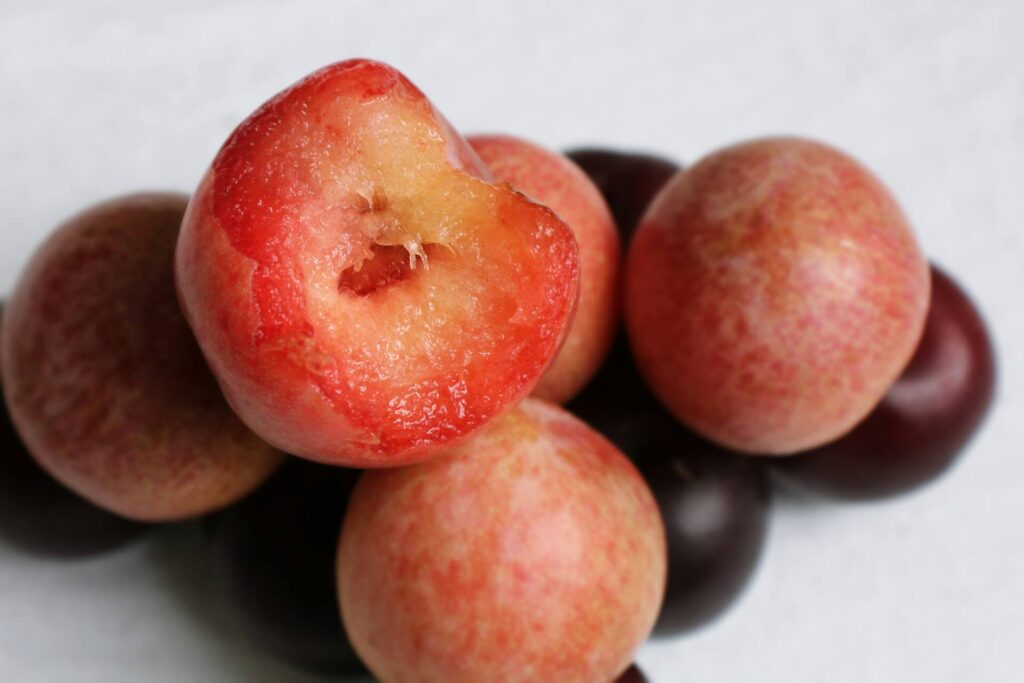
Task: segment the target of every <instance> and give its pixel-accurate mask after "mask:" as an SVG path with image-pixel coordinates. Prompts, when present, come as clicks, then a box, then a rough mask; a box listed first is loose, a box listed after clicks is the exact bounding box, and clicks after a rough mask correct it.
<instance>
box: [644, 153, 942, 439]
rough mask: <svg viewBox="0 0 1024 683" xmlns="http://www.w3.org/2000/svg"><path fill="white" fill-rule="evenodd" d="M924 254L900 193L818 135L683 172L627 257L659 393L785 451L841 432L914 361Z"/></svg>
mask: <svg viewBox="0 0 1024 683" xmlns="http://www.w3.org/2000/svg"><path fill="white" fill-rule="evenodd" d="M929 287H930V280H929V274H928V265H927V263H926V262H925V259H924V258H923V256H922V254H921V251H920V249H919V248H918V245H917V243H916V241H915V239H914V235H913V233H912V232H911V229H910V227H909V226H908V225H907V222H906V219H905V218H904V216H903V214H902V212H901V211H900V208H899V206H898V205H897V203H896V201H895V200H894V199H893V198H892V196H891V195H890V194H889V192H888V191H887V190H886V189H885V187H884V186H883V185H882V184H881V183H880V182H879V181H878V180H876V179H875V178H874V177H873V176H872V175H871V174H870V173H869V172H868V171H867V170H866V169H864V168H863V167H862V166H861V165H859V164H858V163H857V162H855V161H854V160H853V159H851V158H850V157H848V156H846V155H845V154H843V153H841V152H839V151H837V150H835V149H833V148H830V147H827V146H825V145H822V144H819V143H816V142H811V141H806V140H800V139H794V138H777V139H765V140H759V141H754V142H748V143H744V144H739V145H736V146H733V147H729V148H727V149H724V150H722V151H720V152H717V153H716V154H713V155H711V156H710V157H707V158H706V159H704V160H702V161H701V162H700V163H698V164H697V165H696V166H694V167H692V168H691V169H689V170H688V171H686V172H685V173H682V174H680V175H677V176H676V177H675V178H674V179H673V180H672V181H670V182H669V184H668V185H667V186H666V187H665V188H664V189H663V190H662V191H661V192H660V193H659V195H658V196H657V198H656V199H655V200H654V203H653V204H652V206H651V207H650V208H649V209H648V211H647V213H646V215H645V216H644V218H643V219H642V222H641V225H640V227H639V229H638V231H637V233H636V236H635V237H634V239H633V242H632V245H631V247H630V251H629V254H628V261H627V266H626V299H625V313H626V323H627V328H628V331H629V338H630V343H631V345H632V347H633V350H634V353H635V355H636V359H637V363H638V365H639V366H640V369H641V371H642V372H643V374H644V377H645V378H646V379H647V381H648V382H649V384H650V385H651V388H652V389H653V390H654V391H655V393H656V394H657V395H658V396H659V398H661V400H662V401H663V402H664V403H665V404H666V405H667V407H668V408H669V409H670V410H672V412H674V413H675V415H676V416H677V417H678V418H679V419H680V420H682V421H683V422H685V423H686V424H687V425H689V426H690V427H692V428H693V429H695V430H696V431H698V432H700V433H701V434H703V435H704V436H706V437H708V438H709V439H711V440H713V441H716V442H718V443H720V444H722V445H724V446H726V447H729V448H732V449H735V450H740V451H746V452H750V453H764V454H788V453H793V452H795V451H798V450H802V449H806V448H811V447H814V446H817V445H820V444H822V443H825V442H827V441H830V440H832V439H835V438H836V437H838V436H840V435H842V434H843V433H845V432H846V431H848V430H849V429H850V428H852V427H853V426H854V425H855V424H856V423H857V422H859V421H860V420H861V419H862V418H863V417H864V416H865V415H867V414H868V412H870V411H871V409H872V408H873V407H874V406H875V405H876V404H877V403H878V401H879V400H880V399H881V398H882V396H883V395H884V394H885V392H886V391H887V390H888V388H889V387H890V386H891V385H892V383H893V382H894V381H895V379H896V377H897V376H898V375H899V373H900V372H901V371H902V369H903V368H904V367H905V366H906V364H907V362H908V361H909V360H910V357H911V354H913V352H914V348H915V347H916V345H917V341H918V339H919V338H920V336H921V330H922V328H923V325H924V319H925V313H926V312H927V307H928V298H929Z"/></svg>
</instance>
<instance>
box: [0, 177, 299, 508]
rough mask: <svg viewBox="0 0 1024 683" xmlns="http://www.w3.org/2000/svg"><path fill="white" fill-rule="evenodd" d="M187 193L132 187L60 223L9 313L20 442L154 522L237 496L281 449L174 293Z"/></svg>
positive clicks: (75, 484)
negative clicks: (237, 401) (225, 380)
mask: <svg viewBox="0 0 1024 683" xmlns="http://www.w3.org/2000/svg"><path fill="white" fill-rule="evenodd" d="M187 201H188V198H187V197H185V196H183V195H171V194H168V195H160V194H157V195H135V196H130V197H125V198H121V199H115V200H112V201H108V202H106V203H103V204H100V205H98V206H96V207H94V208H92V209H90V210H88V211H86V212H84V213H82V214H79V215H78V216H76V217H75V218H73V219H72V220H70V221H69V222H67V223H65V224H64V225H63V226H62V227H61V228H60V229H58V230H57V231H56V232H55V233H54V234H53V235H52V236H51V237H50V238H49V239H48V240H47V241H46V242H45V243H44V244H43V245H42V247H40V249H39V251H38V252H37V253H36V254H35V256H34V257H33V259H32V261H31V262H30V263H29V265H28V267H27V268H26V270H25V272H24V273H23V274H22V276H21V279H20V280H19V281H18V284H17V287H16V289H15V291H14V294H13V296H12V297H11V300H10V303H9V304H8V307H7V309H6V310H5V312H4V326H3V335H2V340H0V342H2V363H3V377H4V394H5V397H6V399H7V403H8V406H9V408H10V413H11V417H12V419H13V421H14V424H15V426H16V427H17V430H18V432H19V434H20V435H21V437H22V439H23V440H24V442H25V445H26V446H27V447H28V449H29V451H30V452H31V453H32V455H33V456H34V457H35V458H36V460H38V461H39V463H40V464H41V465H42V466H43V467H44V468H45V469H46V470H47V471H49V472H50V474H52V475H53V476H54V477H56V478H57V479H58V480H59V481H61V482H62V483H64V484H65V485H66V486H68V487H69V488H71V489H72V490H74V491H76V492H77V493H78V494H80V495H81V496H83V497H85V498H87V499H88V500H90V501H92V502H93V503H95V504H96V505H99V506H101V507H103V508H106V509H108V510H111V511H113V512H116V513H118V514H121V515H123V516H125V517H130V518H134V519H138V520H145V521H166V520H172V519H179V518H184V517H191V516H194V515H199V514H203V513H205V512H209V511H210V510H213V509H215V508H219V507H223V506H225V505H228V504H230V503H232V502H234V501H235V500H238V499H239V498H241V497H242V496H244V495H245V494H246V493H248V492H249V491H251V490H252V489H254V488H255V487H256V486H257V485H259V484H260V483H261V482H262V481H263V480H264V479H266V478H267V477H268V476H270V474H271V473H272V472H273V470H274V469H275V468H276V467H277V466H278V464H279V463H280V461H281V458H282V457H283V456H282V455H281V454H280V453H279V452H278V451H276V450H275V449H273V448H271V447H270V446H269V445H267V444H266V443H264V442H262V441H261V440H260V439H259V438H258V437H256V435H255V434H253V433H252V432H250V431H249V430H248V429H247V428H246V427H245V425H243V424H242V423H241V422H240V421H239V420H238V418H236V417H235V415H234V414H233V413H232V412H231V410H230V408H229V407H228V405H227V403H226V402H225V401H224V398H223V396H222V395H221V393H220V390H219V389H218V387H217V383H216V381H215V380H214V378H213V376H212V375H211V374H210V371H209V369H208V368H207V366H206V363H205V362H204V360H203V356H202V354H201V353H200V351H199V348H198V346H197V345H196V343H195V339H194V338H193V336H192V333H191V331H190V330H189V328H188V325H187V324H186V322H185V319H184V317H183V316H182V315H181V312H180V310H179V308H178V302H177V299H176V298H175V292H174V281H173V276H172V272H173V271H172V267H173V266H172V264H173V257H174V245H175V241H176V239H177V234H178V226H179V224H180V222H181V218H182V215H183V214H184V211H185V205H186V203H187Z"/></svg>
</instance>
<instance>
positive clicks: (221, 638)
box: [147, 521, 373, 683]
mask: <svg viewBox="0 0 1024 683" xmlns="http://www.w3.org/2000/svg"><path fill="white" fill-rule="evenodd" d="M147 564H148V565H149V567H148V571H150V572H151V573H152V574H153V575H154V576H156V577H157V580H158V585H159V587H160V588H161V589H162V590H164V591H166V592H167V593H168V594H171V595H173V596H174V597H175V598H176V599H177V601H178V602H179V604H181V606H182V608H183V610H182V611H183V613H185V614H186V615H187V616H188V617H189V618H190V619H191V621H192V624H193V632H195V633H199V634H201V635H202V637H203V638H204V640H205V641H206V642H209V643H210V644H211V652H213V654H214V655H215V656H216V657H217V658H218V660H219V664H220V667H221V670H220V671H219V672H218V676H217V680H218V681H224V682H228V683H231V682H237V683H243V682H244V683H324V682H325V681H335V682H336V683H373V679H371V678H367V677H362V678H360V677H352V676H329V675H324V674H317V673H310V672H306V671H303V670H301V669H297V668H295V667H293V666H291V665H289V664H288V663H286V662H282V661H280V660H278V659H275V658H273V657H271V656H270V655H268V654H266V653H264V652H263V651H261V650H260V649H258V648H257V647H256V646H255V645H253V644H251V643H249V642H248V641H247V640H245V639H244V638H243V637H241V635H240V634H238V633H236V632H235V631H234V630H233V629H232V627H231V625H230V624H229V623H228V620H227V618H226V617H225V615H224V614H222V613H220V611H219V610H218V607H217V604H218V601H217V600H216V599H215V598H216V596H215V595H214V582H213V580H212V565H211V558H210V554H209V548H208V541H207V538H206V530H205V528H204V525H203V522H202V521H195V522H187V523H182V524H175V525H172V526H169V527H167V528H165V529H163V530H161V533H160V534H159V535H158V536H157V538H155V539H154V542H153V543H152V545H151V547H150V549H149V556H148V557H147Z"/></svg>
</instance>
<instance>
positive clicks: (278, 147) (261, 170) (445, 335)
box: [176, 60, 579, 467]
mask: <svg viewBox="0 0 1024 683" xmlns="http://www.w3.org/2000/svg"><path fill="white" fill-rule="evenodd" d="M367 112H371V113H367ZM392 119H395V120H401V122H402V124H401V126H395V125H392V126H391V127H390V128H388V127H387V126H389V125H391V124H390V123H389V122H390V121H391V120H392ZM417 126H419V128H416V127H417ZM409 130H421V134H418V136H414V137H413V139H412V140H411V141H406V142H405V143H403V144H405V147H402V148H395V147H387V146H386V145H387V144H391V142H389V141H393V140H394V139H397V138H398V137H399V136H400V135H401V134H402V132H403V131H409ZM395 131H398V133H396V132H395ZM389 136H391V137H389ZM374 154H376V155H377V156H374ZM398 155H403V156H401V159H400V160H398V159H399V156H398ZM442 167H443V168H442ZM374 174H376V175H374ZM442 176H443V181H440V180H439V181H437V182H436V183H434V184H433V185H429V186H427V187H424V186H423V183H424V182H428V181H429V182H434V181H433V180H430V179H433V178H435V177H438V178H440V177H442ZM382 177H383V178H387V179H388V180H386V181H382V180H380V178H382ZM486 177H487V171H486V169H484V168H483V166H482V165H481V164H480V161H479V159H478V158H477V157H476V155H475V154H474V153H473V151H472V149H471V148H470V147H469V146H468V144H467V143H466V142H465V141H464V140H463V139H462V138H460V137H458V135H457V134H456V133H455V132H454V130H453V129H452V128H451V126H449V125H448V123H447V122H446V121H445V120H444V119H443V117H441V115H440V114H439V113H438V112H437V111H436V110H435V109H434V108H433V106H432V105H431V104H430V102H429V101H428V100H427V99H426V98H425V97H424V95H423V94H422V93H421V92H420V91H419V90H417V89H416V87H415V86H414V85H413V84H412V83H410V82H409V81H408V80H407V79H406V78H405V77H404V76H402V75H401V74H400V73H398V72H397V71H396V70H394V69H392V68H391V67H388V66H386V65H383V64H380V63H377V62H370V61H365V60H352V61H348V62H342V63H339V64H335V65H332V66H329V67H326V68H324V69H322V70H320V71H318V72H316V73H314V74H312V75H311V76H309V77H307V78H306V79H304V80H302V81H300V82H299V83H298V84H296V85H295V86H293V87H291V88H290V89H288V90H286V91H284V92H283V93H281V94H280V95H278V96H276V97H275V98H273V99H271V100H270V101H269V102H267V103H266V104H264V105H263V106H262V107H260V108H259V109H258V110H257V111H256V112H255V113H254V114H253V115H252V116H250V117H249V119H247V120H246V121H245V122H243V123H242V124H241V125H240V126H239V127H238V128H237V129H236V130H235V132H234V133H233V134H232V135H231V137H230V138H229V139H228V141H227V142H226V143H225V145H224V147H223V148H222V149H221V151H220V152H219V153H218V155H217V157H216V159H215V160H214V162H213V165H212V167H211V169H210V171H209V173H208V174H207V176H206V177H205V179H204V180H203V181H202V183H201V184H200V186H199V189H198V190H197V192H196V194H195V196H194V197H193V200H192V203H191V204H190V206H189V210H188V213H187V215H186V218H185V222H184V225H183V227H182V235H181V238H180V240H179V244H178V254H177V270H176V275H177V282H178V289H179V295H180V298H181V301H182V304H183V308H184V310H185V312H186V316H187V317H188V319H189V322H190V324H191V325H192V328H193V330H194V331H195V334H196V337H197V339H198V340H199V343H200V345H201V346H202V348H203V351H204V353H205V354H206V357H207V359H208V360H209V362H210V366H211V368H212V369H213V370H214V373H215V374H216V375H217V377H218V379H219V381H220V383H221V387H222V388H223V390H224V393H225V395H226V396H227V398H228V401H229V402H230V403H231V405H232V407H233V408H234V409H235V411H236V412H237V413H238V414H239V415H240V416H241V417H242V419H243V420H245V422H246V423H247V424H248V425H249V426H250V427H252V429H253V430H254V431H256V432H257V433H258V434H260V435H261V436H263V437H264V438H265V439H267V440H268V441H269V442H271V443H273V444H275V445H277V446H279V447H281V448H282V449H283V450H286V451H288V452H290V453H294V454H296V455H299V456H302V457H306V458H309V459H313V460H317V461H321V462H326V463H331V464H341V465H349V466H355V467H384V466H394V465H401V464H408V463H410V462H415V461H419V460H423V459H426V458H428V457H430V456H432V455H434V454H436V453H437V452H439V450H440V449H441V448H442V447H444V446H448V445H450V444H451V443H452V442H454V441H455V440H457V439H459V438H461V437H463V436H465V435H466V434H468V433H470V432H471V431H473V430H474V429H476V428H478V427H480V426H482V425H483V424H485V423H486V422H488V421H489V420H491V419H492V418H494V417H495V416H497V415H499V414H500V413H501V412H503V411H504V410H505V409H507V407H508V406H510V405H512V404H513V403H514V402H515V401H517V400H519V399H520V398H521V397H522V396H524V395H526V394H527V393H529V391H530V390H531V389H532V388H533V386H534V385H535V383H536V382H537V380H538V379H539V378H540V376H541V374H542V373H543V371H544V369H545V368H546V367H547V365H548V364H549V363H550V361H551V359H552V358H553V357H554V355H555V353H556V351H557V349H558V347H559V345H560V343H561V341H562V339H563V337H564V332H565V330H566V327H567V324H568V322H569V319H570V316H571V314H572V310H573V307H574V305H575V300H576V296H577V293H576V288H577V283H578V270H579V266H578V262H579V254H578V250H577V247H576V244H575V240H574V239H573V237H572V234H571V231H570V230H569V229H568V228H567V227H566V226H565V225H564V224H563V223H562V222H561V221H559V220H558V218H557V217H556V216H555V215H554V214H553V213H552V212H551V211H550V210H549V209H547V208H545V207H542V206H540V205H537V204H534V203H533V202H531V201H529V200H527V199H526V198H525V197H524V196H523V195H521V194H519V193H517V192H514V191H512V190H511V189H508V188H504V187H497V186H492V185H489V184H487V183H486V182H484V181H483V180H480V179H479V178H486ZM424 179H427V180H424ZM389 183H390V184H389ZM360 202H361V203H362V205H361V206H360ZM378 204H379V206H378ZM460 211H462V212H463V213H459V212H460ZM465 212H473V213H472V214H471V216H470V218H472V219H473V220H469V219H467V218H466V215H468V214H466V213H465ZM396 216H397V217H398V218H395V217H396ZM402 216H413V217H416V216H419V218H417V219H415V220H413V219H409V220H408V221H407V222H403V220H405V219H403V218H401V217H402ZM423 216H426V218H424V217H423ZM376 219H380V220H381V224H383V223H384V222H385V221H387V220H392V223H390V224H388V225H392V226H394V225H400V226H401V228H402V229H403V230H406V229H408V230H410V231H411V230H419V229H425V230H435V231H436V232H437V233H438V235H440V237H437V239H436V240H434V241H437V242H440V244H431V243H430V241H432V240H427V239H424V240H423V242H422V243H423V244H424V245H425V246H426V248H427V253H428V254H429V257H430V259H429V268H427V267H426V266H425V265H423V264H422V263H421V265H420V266H419V268H418V269H415V270H410V271H408V272H407V273H406V275H405V276H403V277H401V278H399V279H397V280H395V281H392V282H390V283H388V284H386V285H384V286H382V287H381V288H380V289H377V290H373V291H369V293H364V289H365V288H364V287H363V286H362V285H360V288H359V289H358V291H359V294H356V293H354V289H353V288H349V289H346V288H345V287H344V286H343V285H339V282H341V281H342V280H339V278H340V276H341V274H342V273H343V272H352V270H353V269H354V268H356V264H358V263H360V258H361V257H362V256H361V255H363V254H366V253H369V250H370V249H371V248H372V247H374V246H375V244H383V243H384V242H380V241H376V242H375V240H377V238H376V237H371V236H369V234H368V233H367V226H368V223H367V222H366V221H368V220H376ZM416 221H419V222H416ZM376 225H378V224H376V223H374V224H373V225H372V226H371V227H373V226H376ZM403 236H404V233H403ZM387 244H391V245H395V244H396V242H395V241H391V242H388V243H387ZM435 247H436V248H435ZM368 263H372V261H368ZM392 265H393V266H396V265H398V266H400V263H398V262H396V263H393V264H392ZM382 272H388V268H387V267H385V268H384V269H383V271H382ZM392 272H394V271H393V269H392ZM363 285H365V283H363ZM371 289H372V288H371Z"/></svg>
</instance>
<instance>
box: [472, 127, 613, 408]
mask: <svg viewBox="0 0 1024 683" xmlns="http://www.w3.org/2000/svg"><path fill="white" fill-rule="evenodd" d="M467 140H468V141H469V144H470V145H472V147H473V149H474V151H476V153H477V155H479V157H480V159H481V160H482V161H483V162H484V164H485V165H486V166H487V168H488V169H489V170H490V171H491V174H492V175H493V176H494V180H495V181H496V182H502V183H508V184H510V185H511V186H512V187H514V188H515V189H517V190H519V191H520V192H522V193H523V194H525V195H527V196H528V197H531V198H533V199H535V200H536V201H538V202H540V203H541V204H543V205H545V206H547V207H549V208H551V209H552V210H553V211H554V212H555V213H557V214H558V216H559V218H561V219H562V220H563V221H565V223H566V225H568V226H569V227H570V228H572V232H573V235H575V237H576V242H577V244H578V245H579V250H580V294H579V297H580V298H579V303H578V304H577V306H576V317H575V318H574V319H573V322H572V325H571V326H570V328H569V333H568V335H567V336H566V338H565V342H564V343H563V344H562V348H561V350H559V352H558V355H557V356H555V360H554V362H552V364H551V366H550V367H549V368H548V369H547V371H546V372H545V373H544V376H543V377H541V380H540V382H539V383H538V384H537V386H536V387H535V388H534V390H533V394H532V395H533V396H534V397H535V398H542V399H544V400H546V401H551V402H553V403H565V402H566V401H568V400H569V399H571V398H572V397H573V396H575V395H576V394H577V393H578V392H579V391H580V389H582V388H583V386H584V385H585V384H586V383H587V382H588V381H589V380H590V378H591V377H593V375H594V373H595V372H597V369H598V368H599V367H600V366H601V362H602V361H603V360H604V358H605V356H607V355H608V349H609V348H610V347H611V342H612V338H613V337H614V336H615V328H616V325H617V324H618V321H619V306H620V299H619V262H620V259H621V247H620V246H619V235H618V232H617V231H616V229H615V221H614V219H613V218H612V215H611V213H610V212H609V210H608V205H607V204H605V201H604V198H603V197H602V196H601V193H600V191H598V189H597V188H596V187H595V186H594V183H592V182H591V181H590V179H589V178H588V177H587V175H586V174H585V173H584V172H583V171H582V170H580V169H579V168H578V167H577V166H576V165H575V164H574V163H573V162H572V161H570V160H569V159H567V158H566V157H564V156H562V155H561V154H558V153H556V152H552V151H550V150H547V149H545V148H543V147H540V146H538V145H535V144H533V143H531V142H527V141H525V140H520V139H518V138H514V137H511V136H507V135H473V136H470V137H469V138H467Z"/></svg>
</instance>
